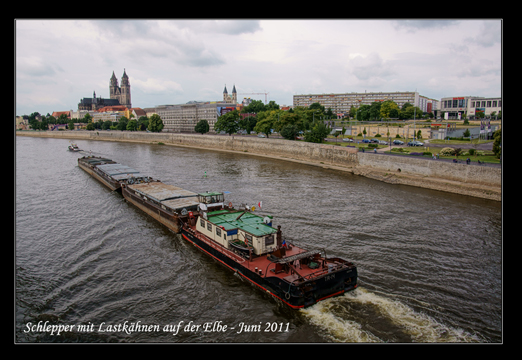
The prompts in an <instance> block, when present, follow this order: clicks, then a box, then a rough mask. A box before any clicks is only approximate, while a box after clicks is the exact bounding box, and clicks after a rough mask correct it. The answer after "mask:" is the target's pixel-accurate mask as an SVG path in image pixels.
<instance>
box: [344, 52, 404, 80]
mask: <svg viewBox="0 0 522 360" xmlns="http://www.w3.org/2000/svg"><path fill="white" fill-rule="evenodd" d="M348 68H349V69H350V72H351V74H353V75H354V76H355V77H356V78H357V79H359V80H362V81H370V80H372V81H376V80H384V79H385V78H388V77H390V76H391V75H394V74H395V71H393V69H392V68H391V66H390V64H389V63H388V62H387V61H384V60H383V59H382V58H381V57H380V55H379V54H377V53H371V54H369V55H368V56H364V55H359V54H358V55H355V56H353V57H352V58H351V59H350V60H349V61H348Z"/></svg>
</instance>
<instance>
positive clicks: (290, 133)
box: [280, 124, 299, 140]
mask: <svg viewBox="0 0 522 360" xmlns="http://www.w3.org/2000/svg"><path fill="white" fill-rule="evenodd" d="M280 133H281V136H282V137H284V138H285V139H288V140H295V138H296V137H297V135H298V134H299V129H298V128H297V126H295V125H292V124H288V125H286V126H285V127H284V128H283V129H282V130H281V132H280Z"/></svg>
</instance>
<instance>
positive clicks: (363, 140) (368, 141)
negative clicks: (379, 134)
mask: <svg viewBox="0 0 522 360" xmlns="http://www.w3.org/2000/svg"><path fill="white" fill-rule="evenodd" d="M362 142H363V143H368V144H369V143H370V142H371V141H370V140H368V139H362Z"/></svg>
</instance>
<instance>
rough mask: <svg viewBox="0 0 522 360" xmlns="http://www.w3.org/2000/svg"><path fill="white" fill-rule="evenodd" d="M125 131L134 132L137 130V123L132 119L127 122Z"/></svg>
mask: <svg viewBox="0 0 522 360" xmlns="http://www.w3.org/2000/svg"><path fill="white" fill-rule="evenodd" d="M126 129H127V130H129V131H136V130H137V129H138V122H137V121H136V120H134V119H131V120H129V121H128V122H127V127H126Z"/></svg>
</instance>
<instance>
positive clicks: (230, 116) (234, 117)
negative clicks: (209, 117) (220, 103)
mask: <svg viewBox="0 0 522 360" xmlns="http://www.w3.org/2000/svg"><path fill="white" fill-rule="evenodd" d="M214 130H215V131H216V132H217V133H220V132H222V131H224V132H226V133H227V134H228V135H232V134H234V133H236V132H237V131H238V130H239V111H237V110H233V111H230V112H228V113H226V114H225V115H221V116H220V117H219V119H218V121H216V123H215V124H214Z"/></svg>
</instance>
